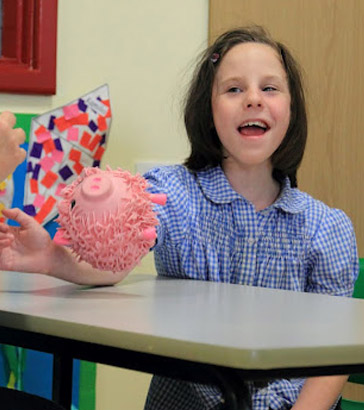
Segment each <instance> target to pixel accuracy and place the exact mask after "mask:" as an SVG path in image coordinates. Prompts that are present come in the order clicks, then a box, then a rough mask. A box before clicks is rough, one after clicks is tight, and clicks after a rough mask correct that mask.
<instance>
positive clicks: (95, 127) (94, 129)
mask: <svg viewBox="0 0 364 410" xmlns="http://www.w3.org/2000/svg"><path fill="white" fill-rule="evenodd" d="M88 126H89V127H90V129H91V131H92V132H96V131H97V128H98V127H97V125H96V124H95V123H94V122H93V121H92V120H91V121H90V122H89V123H88Z"/></svg>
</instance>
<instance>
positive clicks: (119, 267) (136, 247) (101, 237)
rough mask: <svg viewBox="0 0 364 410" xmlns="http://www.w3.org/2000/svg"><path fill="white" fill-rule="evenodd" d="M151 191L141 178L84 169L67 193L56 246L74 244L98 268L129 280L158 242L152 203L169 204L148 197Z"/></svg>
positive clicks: (80, 255)
mask: <svg viewBox="0 0 364 410" xmlns="http://www.w3.org/2000/svg"><path fill="white" fill-rule="evenodd" d="M147 186H148V183H147V181H146V180H145V179H144V178H143V177H141V176H140V175H132V174H131V173H130V172H128V171H123V170H121V169H119V168H118V169H117V170H112V169H111V168H110V167H107V169H106V171H103V170H101V169H99V168H84V170H83V171H82V173H81V175H80V176H79V177H78V179H76V180H75V181H74V182H73V183H72V184H70V185H68V186H67V187H66V188H64V190H63V192H62V196H63V200H62V201H61V202H60V203H59V205H58V211H59V217H58V219H57V222H58V223H59V224H60V228H58V231H57V234H56V236H55V238H54V241H55V242H57V243H59V244H63V245H69V246H70V247H71V249H72V251H73V252H74V253H75V254H76V255H77V257H78V259H79V260H84V261H86V262H88V263H90V264H91V265H92V266H93V267H95V268H98V269H101V270H111V271H113V272H124V273H125V276H126V275H127V274H128V273H129V272H130V271H131V270H132V269H133V268H134V267H135V266H136V265H137V264H138V263H139V262H140V260H141V259H142V257H143V256H145V255H146V254H147V253H148V252H149V250H150V248H151V247H152V246H153V245H154V243H155V239H156V237H157V234H156V229H155V226H156V225H158V220H157V218H156V215H155V212H154V211H153V205H152V204H153V203H156V204H160V205H164V204H165V203H166V200H167V198H166V195H165V194H150V193H148V192H146V190H145V189H146V188H147Z"/></svg>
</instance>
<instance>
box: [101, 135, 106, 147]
mask: <svg viewBox="0 0 364 410" xmlns="http://www.w3.org/2000/svg"><path fill="white" fill-rule="evenodd" d="M105 142H106V134H104V135H103V136H102V137H101V141H100V145H104V144H105Z"/></svg>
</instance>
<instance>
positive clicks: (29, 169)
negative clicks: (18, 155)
mask: <svg viewBox="0 0 364 410" xmlns="http://www.w3.org/2000/svg"><path fill="white" fill-rule="evenodd" d="M32 171H33V164H32V163H31V162H30V161H29V162H28V163H27V173H28V172H32Z"/></svg>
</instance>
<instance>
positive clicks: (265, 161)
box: [211, 43, 291, 172]
mask: <svg viewBox="0 0 364 410" xmlns="http://www.w3.org/2000/svg"><path fill="white" fill-rule="evenodd" d="M290 102H291V97H290V93H289V87H288V81H287V76H286V72H285V71H284V68H283V66H282V63H281V60H280V58H279V56H278V54H277V52H276V51H275V50H274V49H273V48H272V47H270V46H268V45H266V44H261V43H242V44H239V45H236V46H234V47H233V48H232V49H231V50H229V51H228V52H227V53H226V55H225V56H224V58H223V59H222V61H221V63H220V66H219V68H218V70H217V73H216V76H215V79H214V83H213V87H212V97H211V104H212V114H213V120H214V125H215V128H216V131H217V134H218V136H219V138H220V141H221V143H222V145H223V147H224V154H225V156H226V158H225V159H224V161H223V168H224V170H226V168H229V169H231V167H233V169H256V168H257V167H258V168H262V167H265V168H266V169H267V170H268V171H269V172H271V170H272V165H271V160H270V158H271V156H272V154H273V153H274V151H275V150H276V149H277V148H278V147H279V145H280V144H281V142H282V140H283V138H284V136H285V135H286V132H287V129H288V125H289V121H290Z"/></svg>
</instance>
